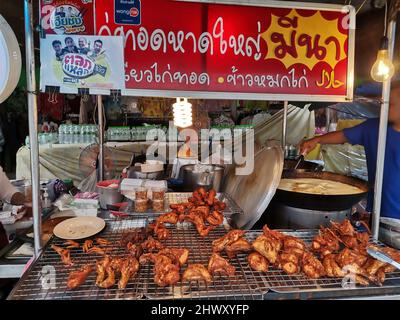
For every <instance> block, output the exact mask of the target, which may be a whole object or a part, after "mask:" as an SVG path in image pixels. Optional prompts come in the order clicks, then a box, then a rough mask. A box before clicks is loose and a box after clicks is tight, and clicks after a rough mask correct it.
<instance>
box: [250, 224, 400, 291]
mask: <svg viewBox="0 0 400 320" xmlns="http://www.w3.org/2000/svg"><path fill="white" fill-rule="evenodd" d="M282 232H283V233H284V234H287V235H290V236H294V237H297V238H299V239H301V240H303V241H304V242H305V243H306V244H307V245H310V244H311V242H312V239H313V238H314V236H315V235H316V234H317V233H318V230H307V231H289V230H282ZM260 234H261V232H249V234H248V237H249V239H250V240H254V239H255V238H256V237H257V236H258V235H260ZM371 242H372V241H371ZM374 244H377V245H380V246H384V245H383V244H382V243H380V242H374ZM264 277H265V278H264V279H265V281H266V282H267V283H268V285H269V288H270V289H271V290H272V291H274V292H276V293H282V294H287V293H301V292H313V291H314V292H322V291H326V292H328V291H341V292H343V291H344V290H345V291H346V290H347V291H351V290H354V288H346V287H344V286H343V279H342V278H328V277H323V278H319V279H309V278H307V277H306V276H304V275H287V274H286V273H285V272H284V271H282V270H279V269H277V268H274V267H270V268H269V270H268V272H267V273H266V274H264ZM390 287H398V288H399V289H400V271H396V272H391V273H387V274H386V280H385V282H384V283H383V285H382V286H381V287H380V286H377V285H373V284H371V285H369V286H368V287H363V286H360V285H357V286H356V289H357V290H369V291H370V292H371V294H374V293H375V294H379V290H381V289H387V288H390Z"/></svg>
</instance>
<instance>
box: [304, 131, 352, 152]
mask: <svg viewBox="0 0 400 320" xmlns="http://www.w3.org/2000/svg"><path fill="white" fill-rule="evenodd" d="M346 142H347V138H346V136H345V134H344V132H343V131H334V132H329V133H327V134H324V135H322V136H317V137H314V138H312V139H309V140H305V141H303V142H301V144H300V154H308V153H309V152H310V151H312V150H313V149H314V148H315V147H316V146H317V144H318V143H320V144H343V143H346Z"/></svg>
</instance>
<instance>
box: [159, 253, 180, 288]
mask: <svg viewBox="0 0 400 320" xmlns="http://www.w3.org/2000/svg"><path fill="white" fill-rule="evenodd" d="M179 280H180V275H179V266H178V265H177V264H175V263H173V261H172V259H171V258H170V257H168V256H166V255H163V254H157V255H156V257H155V263H154V282H155V283H156V284H157V285H158V286H160V287H165V286H168V285H173V284H175V283H177V282H178V281H179Z"/></svg>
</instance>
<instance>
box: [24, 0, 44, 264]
mask: <svg viewBox="0 0 400 320" xmlns="http://www.w3.org/2000/svg"><path fill="white" fill-rule="evenodd" d="M24 19H25V57H26V81H27V90H28V116H29V144H30V149H31V179H32V210H33V236H34V243H35V258H38V257H39V255H40V252H41V250H42V210H41V201H40V174H39V146H38V128H37V126H38V121H37V117H38V113H37V97H36V74H35V47H34V38H33V8H32V0H25V1H24Z"/></svg>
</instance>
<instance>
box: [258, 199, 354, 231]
mask: <svg viewBox="0 0 400 320" xmlns="http://www.w3.org/2000/svg"><path fill="white" fill-rule="evenodd" d="M350 217H351V209H346V210H340V211H319V210H307V209H300V208H294V207H290V206H287V205H285V204H282V203H278V202H276V201H272V203H271V204H270V206H269V207H268V208H267V210H266V212H265V213H264V215H263V217H262V218H261V219H260V220H259V221H258V222H257V226H256V227H258V228H262V226H263V225H264V224H268V226H270V227H271V228H274V229H318V228H319V227H320V226H324V227H327V226H329V225H330V221H331V220H333V221H338V222H341V221H343V220H344V219H350Z"/></svg>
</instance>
